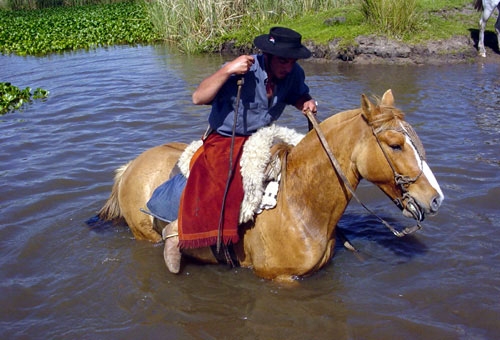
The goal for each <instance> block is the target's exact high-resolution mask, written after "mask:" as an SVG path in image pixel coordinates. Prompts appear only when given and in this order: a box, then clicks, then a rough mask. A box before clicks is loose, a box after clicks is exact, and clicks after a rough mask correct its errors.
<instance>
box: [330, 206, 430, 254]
mask: <svg viewBox="0 0 500 340" xmlns="http://www.w3.org/2000/svg"><path fill="white" fill-rule="evenodd" d="M382 218H383V219H384V220H386V221H387V222H388V223H389V224H390V225H392V226H393V227H394V228H396V229H397V230H402V229H404V228H405V226H401V223H399V222H398V221H396V220H394V219H391V218H389V217H385V216H382ZM337 228H338V229H340V230H341V232H343V234H344V235H345V237H346V238H347V239H348V240H349V241H350V242H351V243H352V244H353V245H354V246H355V247H356V248H357V249H358V251H360V252H361V253H363V247H364V246H363V245H362V244H364V243H365V241H368V242H375V243H376V244H378V245H379V246H381V247H382V248H383V249H385V250H388V251H389V252H391V253H392V254H393V255H395V256H397V262H399V263H402V262H407V261H409V260H411V259H412V258H414V257H416V256H421V255H425V254H426V253H427V251H428V248H427V246H426V245H425V244H424V243H422V242H421V241H419V239H418V238H417V237H415V236H414V235H407V236H405V237H397V236H395V235H394V234H392V232H390V231H389V230H388V229H387V228H385V226H384V225H383V224H382V223H381V222H380V221H379V220H378V219H377V218H376V217H375V216H372V215H357V214H353V213H349V212H347V213H345V214H344V215H343V217H342V219H341V220H340V221H339V226H338V227H337ZM338 245H341V242H338ZM360 245H361V246H360Z"/></svg>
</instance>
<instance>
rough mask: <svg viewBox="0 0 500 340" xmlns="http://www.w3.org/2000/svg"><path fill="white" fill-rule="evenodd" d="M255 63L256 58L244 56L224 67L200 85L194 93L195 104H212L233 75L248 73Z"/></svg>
mask: <svg viewBox="0 0 500 340" xmlns="http://www.w3.org/2000/svg"><path fill="white" fill-rule="evenodd" d="M254 62H255V59H254V57H252V56H249V55H242V56H239V57H238V58H236V59H234V60H232V61H230V62H228V63H227V64H225V65H224V66H222V67H221V68H220V69H219V70H217V72H215V73H214V74H212V75H211V76H209V77H207V78H205V79H204V80H203V81H202V82H201V83H200V85H199V86H198V88H197V89H196V90H195V91H194V93H193V96H192V99H193V103H194V104H195V105H202V104H210V103H211V102H212V100H213V99H214V98H215V96H216V95H217V92H219V90H220V89H221V87H222V85H224V83H225V82H226V81H227V80H228V79H229V77H231V75H233V74H245V73H247V72H248V70H249V69H250V67H251V66H252V64H253V63H254Z"/></svg>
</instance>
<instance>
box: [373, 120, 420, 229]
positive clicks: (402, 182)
mask: <svg viewBox="0 0 500 340" xmlns="http://www.w3.org/2000/svg"><path fill="white" fill-rule="evenodd" d="M369 125H370V128H371V130H372V134H373V136H374V137H375V140H376V141H377V144H378V146H379V147H380V150H381V151H382V154H383V155H384V157H385V160H386V161H387V163H388V164H389V166H390V168H391V170H392V173H393V176H394V182H395V183H396V185H397V186H398V187H399V188H400V190H401V192H402V196H401V197H397V198H395V199H394V200H393V202H394V204H396V205H397V206H398V207H399V208H400V209H403V207H404V206H403V202H405V201H406V204H407V206H408V205H410V206H418V205H417V203H416V202H415V199H414V198H413V197H412V196H411V194H410V192H409V191H408V187H409V186H410V185H411V184H413V183H415V182H416V181H417V180H418V179H419V178H420V176H422V174H423V172H424V167H423V165H424V161H425V151H424V148H423V146H422V143H421V142H420V139H419V138H418V137H417V134H416V132H415V130H413V128H412V127H411V126H410V124H408V123H406V122H400V128H390V129H382V130H380V131H378V132H376V131H375V128H374V127H373V125H372V124H369ZM385 131H396V132H399V133H402V134H404V135H405V136H406V137H408V140H409V141H410V143H411V145H412V147H413V148H414V150H415V151H416V152H417V154H418V158H419V160H420V165H419V168H420V172H419V173H418V174H417V175H416V176H415V177H410V176H406V175H402V174H400V173H398V171H397V170H396V169H395V168H394V165H393V164H392V162H391V160H390V159H389V156H388V155H387V152H386V151H385V150H384V148H383V147H382V143H381V142H380V139H379V138H378V135H379V134H380V133H382V132H385ZM408 211H409V212H410V213H411V214H412V215H413V217H414V218H415V220H417V223H418V221H419V220H420V216H418V214H417V212H416V211H413V209H412V210H408ZM420 228H421V227H420V224H419V229H420Z"/></svg>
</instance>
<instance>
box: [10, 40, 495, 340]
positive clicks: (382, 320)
mask: <svg viewBox="0 0 500 340" xmlns="http://www.w3.org/2000/svg"><path fill="white" fill-rule="evenodd" d="M222 62H224V58H223V57H220V56H197V57H187V56H183V55H179V54H176V53H173V52H171V51H169V49H168V48H166V47H164V46H138V47H129V46H123V47H114V48H108V49H104V48H103V49H97V50H92V51H80V52H74V53H66V54H61V55H51V56H46V57H19V56H0V65H1V67H0V81H2V82H11V83H12V84H13V85H16V86H18V87H22V88H24V87H26V86H30V87H32V88H36V87H42V88H44V89H47V90H49V91H50V96H49V98H48V99H47V100H46V101H34V102H33V103H32V104H30V105H27V106H25V107H24V109H23V110H22V111H17V112H13V113H9V114H6V115H4V116H0V131H1V132H0V145H1V147H0V268H1V270H0V287H1V289H0V291H1V293H0V304H1V306H2V308H1V309H0V338H2V339H42V338H43V339H156V338H162V339H401V338H404V339H494V338H496V337H497V336H498V334H500V324H499V323H498V320H499V319H500V266H499V263H500V252H499V250H498V249H499V248H498V244H499V242H500V225H499V220H500V209H499V208H500V203H499V197H500V148H499V145H500V77H499V75H500V65H499V64H488V63H475V64H460V65H441V66H389V65H387V66H381V65H366V66H358V65H337V64H323V63H315V62H310V61H307V62H302V65H303V67H304V69H305V70H306V74H307V81H308V84H309V86H310V88H311V92H312V94H313V95H314V97H315V98H316V99H317V101H318V102H319V118H320V119H324V118H326V117H327V116H329V115H331V114H334V113H336V112H339V111H342V110H346V109H351V108H355V107H358V106H359V103H360V95H361V94H362V93H366V94H369V95H371V94H375V95H381V94H382V93H383V92H384V91H385V90H387V89H389V88H391V89H392V90H393V93H394V95H395V98H396V104H397V106H398V107H399V108H401V109H402V110H403V111H404V112H405V113H406V117H407V120H408V121H409V122H410V123H411V124H412V125H413V127H414V128H415V129H416V131H417V133H418V134H419V136H420V138H421V139H422V141H423V143H424V146H425V148H426V152H427V159H428V163H429V165H430V166H431V168H432V170H433V171H434V174H435V176H436V178H437V180H438V181H439V183H440V185H441V188H442V190H443V192H444V195H445V197H446V198H445V201H444V203H443V205H442V207H441V210H440V211H439V214H438V215H437V216H435V217H430V218H428V219H426V220H425V221H424V223H423V227H424V228H423V229H422V230H421V231H419V232H418V233H417V234H416V235H414V236H410V237H407V238H404V239H397V238H395V237H394V236H393V235H392V234H391V233H390V232H389V231H388V230H386V229H385V227H384V226H383V225H381V224H380V223H379V222H378V221H377V219H376V218H374V217H373V216H370V215H369V214H367V213H366V211H365V210H364V209H362V208H361V207H360V206H359V204H357V203H355V202H352V203H351V204H350V206H349V207H348V209H347V211H346V213H345V215H344V217H343V218H342V220H341V221H340V227H342V228H343V229H344V230H345V232H346V234H347V235H348V236H349V238H350V240H351V242H352V243H353V244H354V245H355V246H356V247H358V248H359V249H360V250H361V255H360V256H356V255H355V254H353V253H352V252H350V251H348V250H345V249H343V248H338V249H337V252H336V255H335V256H334V258H333V260H332V261H331V262H330V263H329V264H328V265H327V266H326V267H325V268H324V269H322V270H321V271H319V272H318V273H316V274H315V275H313V276H311V277H308V278H304V279H300V280H299V281H298V284H297V285H295V286H293V287H289V286H285V285H281V284H278V283H275V282H270V281H266V280H262V279H259V278H258V277H256V276H255V275H254V274H253V273H252V272H251V270H249V269H241V268H238V269H230V268H227V267H225V266H201V265H197V264H188V265H187V266H186V267H184V268H183V271H182V273H181V274H180V275H177V276H174V275H171V274H169V273H168V272H167V271H166V268H165V266H164V263H163V258H162V246H161V245H155V244H151V243H149V242H145V241H136V240H134V239H133V238H132V235H131V233H130V231H129V230H128V229H127V228H126V227H123V226H106V227H104V228H99V229H92V228H89V227H88V226H87V225H86V223H85V221H86V220H87V219H88V218H90V217H92V216H93V215H95V214H96V212H97V211H98V210H99V208H100V207H101V206H102V204H103V203H104V201H105V200H106V198H107V196H108V195H109V192H110V189H111V184H112V179H113V171H114V170H115V169H116V168H117V167H118V166H120V165H122V164H124V163H125V162H127V161H129V160H130V159H132V158H134V157H135V156H137V155H138V154H139V153H140V152H142V151H143V150H145V149H146V148H149V147H151V146H154V145H157V144H162V143H165V142H168V141H183V142H190V141H192V140H194V139H197V138H198V137H199V136H200V135H201V134H202V132H203V130H204V128H205V126H206V119H207V116H208V108H207V107H203V106H194V105H192V104H191V97H190V96H191V93H192V91H193V90H194V88H195V87H196V85H197V84H198V83H199V82H200V81H201V80H202V79H203V78H204V77H205V76H207V75H209V74H210V73H211V72H213V71H214V70H215V69H216V68H217V67H219V65H220V64H221V63H222ZM279 123H280V124H281V125H286V126H289V127H293V128H296V129H297V130H301V131H303V132H305V131H306V129H307V123H306V120H305V118H304V117H303V116H302V115H301V114H300V113H299V112H297V111H296V110H294V109H290V110H288V109H287V111H286V112H285V113H284V114H283V116H282V119H281V120H280V121H279ZM358 192H359V194H360V196H361V197H362V198H363V200H364V201H365V203H366V204H367V205H368V206H370V208H372V209H373V210H375V211H377V212H378V213H379V214H380V215H381V216H383V217H384V218H386V219H388V220H389V221H390V222H392V223H395V224H396V225H400V226H404V225H405V223H406V224H407V223H409V222H410V221H409V220H407V219H405V218H404V217H403V216H402V215H401V214H400V212H399V210H398V209H397V208H396V207H395V206H394V205H393V204H392V203H391V202H390V201H389V200H388V199H387V198H386V197H385V196H384V195H383V194H382V193H381V192H379V190H378V189H377V188H375V187H374V186H373V185H371V184H369V183H363V184H362V185H361V186H360V188H358Z"/></svg>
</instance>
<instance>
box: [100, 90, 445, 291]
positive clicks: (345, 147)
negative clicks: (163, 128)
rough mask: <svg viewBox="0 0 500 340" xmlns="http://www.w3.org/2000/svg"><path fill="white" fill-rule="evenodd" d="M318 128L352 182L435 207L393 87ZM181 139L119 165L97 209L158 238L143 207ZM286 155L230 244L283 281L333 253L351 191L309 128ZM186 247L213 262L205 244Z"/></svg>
mask: <svg viewBox="0 0 500 340" xmlns="http://www.w3.org/2000/svg"><path fill="white" fill-rule="evenodd" d="M320 129H321V131H322V132H323V134H324V136H325V139H326V141H327V143H328V145H329V147H330V148H331V150H332V152H333V154H334V155H335V157H336V159H337V160H338V163H339V164H340V166H341V168H342V171H343V173H344V174H345V176H346V178H347V180H348V181H349V183H350V185H351V186H352V187H353V188H354V189H355V188H356V187H357V185H358V183H359V182H360V181H361V179H363V178H364V179H366V180H368V181H370V182H372V183H373V184H375V185H376V186H378V187H379V188H380V189H381V190H382V191H383V192H384V193H385V194H386V195H387V196H389V197H390V198H391V199H392V200H393V201H394V202H397V204H398V206H399V207H400V208H401V209H402V211H403V214H404V215H405V216H408V217H413V218H415V219H417V220H423V219H424V217H425V215H429V214H430V215H432V214H435V213H436V212H437V210H438V208H439V206H440V205H441V202H442V200H443V194H442V192H441V189H440V188H439V185H438V183H437V181H436V179H435V177H434V175H433V174H432V172H431V170H430V168H429V166H428V165H427V162H426V160H425V152H424V150H423V147H422V145H421V143H420V140H418V137H417V135H416V134H415V133H414V132H413V129H412V128H411V126H410V125H409V124H408V123H406V122H405V121H404V114H403V113H402V112H401V111H400V110H398V109H397V108H395V107H394V97H393V95H392V92H391V91H390V90H388V91H387V92H386V93H385V94H384V95H383V97H382V99H381V100H380V101H379V102H378V103H372V102H371V101H370V100H369V99H368V98H367V97H366V96H365V95H362V96H361V108H358V109H354V110H349V111H344V112H341V113H338V114H335V115H333V116H331V117H329V118H328V119H326V120H325V121H323V122H322V123H321V124H320ZM185 147H186V145H184V144H180V143H171V144H166V145H162V146H157V147H154V148H152V149H149V150H147V151H145V152H144V153H142V154H141V155H140V156H138V157H137V158H136V159H135V160H133V161H132V162H130V163H129V164H127V165H126V166H124V167H122V168H121V170H120V171H118V172H117V175H116V178H115V184H114V186H113V189H112V193H111V196H110V198H109V200H108V202H107V203H106V205H105V206H104V208H103V209H102V210H101V212H100V217H101V218H102V219H105V220H113V219H118V218H124V219H125V221H126V222H127V224H128V225H129V227H130V229H131V230H132V232H133V233H134V235H135V237H136V238H139V239H149V240H151V241H154V242H158V241H160V240H161V236H160V235H159V234H158V233H157V232H156V231H155V230H154V229H153V218H152V217H151V216H149V215H146V214H144V213H142V212H141V211H140V209H141V208H143V207H145V206H146V202H147V201H148V200H149V198H150V197H151V194H152V192H153V190H154V189H155V188H156V187H157V186H158V185H160V184H161V183H163V182H164V181H165V180H166V179H168V177H169V174H170V171H171V170H172V169H173V168H174V166H175V164H176V162H177V160H178V158H179V156H180V154H181V153H182V150H184V148H185ZM283 159H286V164H285V165H284V166H283V170H282V174H281V182H280V188H279V192H278V197H277V205H276V207H275V208H274V209H271V210H265V211H264V212H262V213H261V214H259V215H257V216H256V217H255V219H254V220H253V221H251V222H249V223H246V224H244V225H242V226H240V233H241V240H240V242H238V243H237V244H235V245H234V249H235V253H236V256H237V260H238V261H239V263H240V265H241V266H243V267H248V268H252V269H253V270H254V272H255V273H256V274H257V275H258V276H261V277H263V278H267V279H276V280H284V281H287V280H292V279H293V278H295V277H298V276H305V275H308V274H311V273H313V272H315V271H317V270H319V269H320V268H321V267H323V266H324V265H325V264H326V263H327V262H328V261H329V260H330V259H331V257H332V255H333V251H334V248H335V228H336V225H337V222H338V221H339V219H340V218H341V216H342V214H343V213H344V211H345V209H346V207H347V204H348V203H349V200H350V199H351V198H352V195H351V193H350V192H349V191H348V190H346V185H345V184H344V183H343V182H342V181H341V180H340V178H339V176H338V175H337V173H336V172H335V170H334V168H333V167H332V163H331V161H330V159H329V158H328V156H327V154H326V153H325V150H324V148H323V146H322V144H321V143H320V141H319V140H318V136H317V134H316V133H315V132H314V131H311V132H309V133H308V134H307V135H306V136H305V137H304V138H303V139H302V140H301V141H300V142H299V143H298V144H297V145H296V146H294V147H291V148H290V149H289V151H288V152H287V155H286V158H283ZM186 253H187V255H189V256H191V257H193V258H195V259H197V260H200V261H202V262H206V263H216V260H215V258H214V257H213V255H212V253H211V252H210V251H209V249H189V250H188V251H187V252H186Z"/></svg>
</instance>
